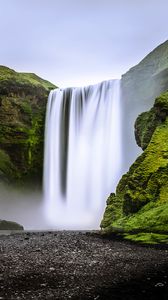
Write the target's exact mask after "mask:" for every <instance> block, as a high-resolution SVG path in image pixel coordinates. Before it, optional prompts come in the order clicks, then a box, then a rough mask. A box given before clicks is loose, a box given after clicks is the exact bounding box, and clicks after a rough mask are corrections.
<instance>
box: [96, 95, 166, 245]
mask: <svg viewBox="0 0 168 300" xmlns="http://www.w3.org/2000/svg"><path fill="white" fill-rule="evenodd" d="M167 105H168V92H166V93H164V94H162V95H161V96H160V97H158V98H156V100H155V104H154V106H153V108H152V109H151V110H150V111H149V112H146V113H143V114H141V115H140V116H139V117H138V119H137V121H136V124H135V128H136V131H135V132H136V140H137V142H138V144H139V145H140V146H141V147H142V148H143V149H145V150H144V152H143V153H142V154H141V155H140V156H139V157H138V158H137V160H136V161H135V162H134V163H133V165H132V166H131V167H130V169H129V171H128V173H126V174H125V175H123V177H122V178H121V180H120V182H119V184H118V186H117V189H116V194H111V195H110V196H109V198H108V200H107V207H106V210H105V213H104V217H103V220H102V222H101V227H102V228H103V229H104V230H105V231H116V228H117V229H123V230H124V231H126V232H127V231H129V232H130V231H134V232H135V231H138V232H139V231H140V232H149V233H152V232H153V233H157V232H159V233H162V234H163V233H165V234H166V233H167V232H168V197H167V195H168V143H167V141H168V108H167V107H168V106H167ZM163 110H164V118H163V117H162V116H163V114H162V111H163ZM136 238H138V236H136ZM141 238H142V236H141ZM143 238H144V239H145V236H143ZM148 238H150V240H151V242H152V243H154V242H157V241H158V240H159V237H158V236H157V235H152V234H150V236H149V235H148ZM139 239H140V236H139ZM165 239H166V236H164V237H163V236H161V239H160V241H163V240H165ZM167 242H168V239H167Z"/></svg>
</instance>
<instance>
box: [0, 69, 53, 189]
mask: <svg viewBox="0 0 168 300" xmlns="http://www.w3.org/2000/svg"><path fill="white" fill-rule="evenodd" d="M53 88H55V86H54V85H53V84H51V83H50V82H48V81H46V80H43V79H41V78H40V77H38V76H37V75H35V74H28V73H17V72H15V71H14V70H11V69H9V68H7V67H4V66H0V119H1V122H0V181H1V182H2V181H5V182H6V181H7V182H13V183H15V184H16V183H17V184H23V183H24V184H28V183H33V184H35V183H39V184H41V179H42V167H43V147H44V146H43V142H44V124H45V110H46V103H47V98H48V94H49V91H50V90H51V89H53Z"/></svg>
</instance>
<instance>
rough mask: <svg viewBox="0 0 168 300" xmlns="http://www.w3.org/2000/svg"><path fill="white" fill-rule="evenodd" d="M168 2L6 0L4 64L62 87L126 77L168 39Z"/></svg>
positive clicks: (0, 49)
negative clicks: (129, 70)
mask: <svg viewBox="0 0 168 300" xmlns="http://www.w3.org/2000/svg"><path fill="white" fill-rule="evenodd" d="M167 12H168V1H167V0H148V1H147V0H136V1H135V0H0V64H1V65H6V66H8V67H10V68H13V69H15V70H16V71H20V72H32V73H36V74H37V75H39V76H40V77H42V78H45V79H47V80H49V81H51V82H52V83H55V84H56V85H57V86H59V87H68V86H83V85H87V84H94V83H97V82H100V81H103V80H107V79H112V78H120V76H121V75H122V74H124V73H125V72H126V71H127V70H128V69H129V68H131V67H132V66H134V65H135V64H137V63H138V62H139V61H140V60H141V59H143V58H144V56H145V55H147V54H148V53H149V52H150V51H151V50H153V49H154V48H155V47H156V46H158V45H159V44H161V43H163V42H164V41H165V40H167V39H168V26H167Z"/></svg>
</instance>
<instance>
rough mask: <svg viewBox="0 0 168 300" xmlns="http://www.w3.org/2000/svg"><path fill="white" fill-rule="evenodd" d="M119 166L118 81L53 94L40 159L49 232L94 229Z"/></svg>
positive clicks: (112, 187)
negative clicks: (42, 165) (43, 151)
mask: <svg viewBox="0 0 168 300" xmlns="http://www.w3.org/2000/svg"><path fill="white" fill-rule="evenodd" d="M68 108H69V118H67V116H68ZM66 118H67V119H66ZM65 136H67V139H66V138H64V137H65ZM120 167H121V104H120V81H119V80H110V81H105V82H102V83H100V84H97V85H94V86H88V87H84V88H69V89H56V90H54V91H52V92H51V93H50V95H49V99H48V105H47V115H46V131H45V157H44V212H45V215H46V218H47V220H48V222H49V223H50V224H51V227H52V228H54V227H55V228H59V229H98V228H99V225H100V221H101V218H102V215H103V211H104V208H105V204H106V199H107V197H108V195H109V194H110V193H111V192H113V191H115V187H116V184H117V182H118V180H119V177H120V175H121V174H120ZM61 170H62V172H61Z"/></svg>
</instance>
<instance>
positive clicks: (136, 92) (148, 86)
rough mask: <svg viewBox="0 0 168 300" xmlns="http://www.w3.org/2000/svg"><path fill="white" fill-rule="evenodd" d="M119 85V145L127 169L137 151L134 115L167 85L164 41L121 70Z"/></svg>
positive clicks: (167, 45) (167, 47)
mask: <svg viewBox="0 0 168 300" xmlns="http://www.w3.org/2000/svg"><path fill="white" fill-rule="evenodd" d="M121 87H122V100H123V147H124V157H125V169H126V170H127V169H128V167H129V166H130V164H131V163H132V162H133V161H134V160H135V158H136V157H137V155H138V153H139V151H138V148H137V146H136V144H135V142H134V131H133V128H134V123H135V119H136V118H137V116H138V115H139V114H140V113H142V112H143V111H146V110H148V109H150V107H151V106H152V105H153V103H154V99H155V98H156V97H157V96H159V95H160V94H161V93H162V92H165V91H166V90H167V89H168V41H166V42H165V43H163V44H161V45H160V46H158V47H157V48H155V49H154V50H153V51H152V52H151V53H150V54H148V55H147V56H146V57H145V58H144V59H143V60H142V61H141V62H140V63H139V64H138V65H136V66H135V67H133V68H131V69H130V70H129V71H128V72H127V73H126V74H124V75H123V76H122V80H121ZM144 117H145V115H144Z"/></svg>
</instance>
